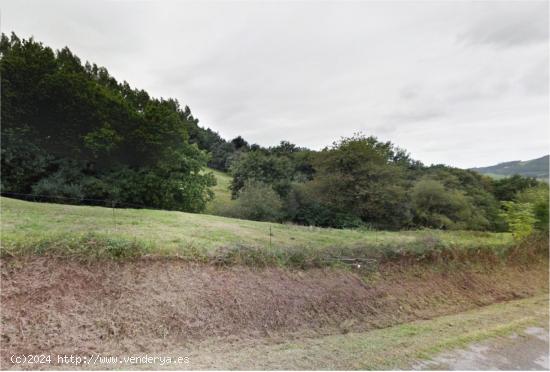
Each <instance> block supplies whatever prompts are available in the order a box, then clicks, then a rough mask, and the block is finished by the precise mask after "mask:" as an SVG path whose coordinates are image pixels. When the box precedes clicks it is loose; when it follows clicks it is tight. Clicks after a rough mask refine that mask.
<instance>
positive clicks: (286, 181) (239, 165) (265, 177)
mask: <svg viewBox="0 0 550 372" xmlns="http://www.w3.org/2000/svg"><path fill="white" fill-rule="evenodd" d="M293 173H294V169H293V166H292V163H291V161H290V160H289V159H288V158H286V157H277V156H275V155H269V154H265V153H264V152H263V151H249V152H246V153H242V154H241V156H240V157H239V159H238V160H237V161H234V162H233V164H232V166H231V174H232V175H233V180H232V182H231V186H230V188H231V192H232V195H233V197H236V196H237V195H238V193H239V192H240V190H241V189H242V188H243V187H244V186H245V184H246V182H247V181H257V182H261V183H265V184H268V185H271V186H272V187H273V189H274V190H275V191H276V192H277V193H278V194H279V195H280V196H283V197H284V196H286V194H287V193H288V190H289V189H290V182H291V181H292V178H293Z"/></svg>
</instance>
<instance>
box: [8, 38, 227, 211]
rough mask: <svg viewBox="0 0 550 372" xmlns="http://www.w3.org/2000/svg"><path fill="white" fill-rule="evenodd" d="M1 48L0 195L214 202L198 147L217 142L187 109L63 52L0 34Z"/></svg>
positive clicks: (181, 204)
mask: <svg viewBox="0 0 550 372" xmlns="http://www.w3.org/2000/svg"><path fill="white" fill-rule="evenodd" d="M0 52H1V53H2V60H1V63H0V72H1V75H2V117H1V119H2V146H1V149H2V154H1V155H2V164H1V165H2V178H1V183H2V184H1V187H2V192H4V193H6V192H11V193H24V194H35V195H44V196H46V197H47V196H63V197H66V198H68V199H67V200H69V201H70V200H74V201H75V202H79V200H82V202H86V200H89V199H106V200H113V201H116V202H119V203H122V204H124V203H126V204H135V205H145V206H149V207H157V208H163V209H176V210H182V211H192V212H199V211H202V210H203V209H204V207H205V205H206V203H207V202H208V201H209V200H210V199H211V198H212V197H213V194H212V192H211V191H210V189H209V187H210V186H212V185H214V184H215V179H214V177H213V176H212V175H211V174H207V173H204V172H203V169H204V167H205V166H206V165H207V162H208V159H209V157H208V153H207V152H206V151H204V150H202V149H201V145H202V143H201V141H205V140H204V138H206V137H209V136H210V137H212V138H214V140H213V141H218V142H220V140H219V136H217V135H216V134H215V133H212V132H210V131H204V133H199V132H198V131H197V128H198V120H197V119H196V118H194V117H193V115H192V114H191V111H190V109H189V107H187V106H185V107H181V106H180V105H179V103H178V102H177V101H176V100H173V99H166V100H165V99H155V98H152V97H150V96H149V94H147V92H145V91H143V90H137V89H132V88H130V86H129V85H128V84H127V83H126V82H123V83H118V82H117V81H116V80H115V79H114V78H113V77H112V76H110V75H109V73H108V71H107V70H106V69H105V68H103V67H98V66H97V65H95V64H90V63H88V62H86V63H85V64H82V63H81V61H80V59H79V58H78V57H77V56H75V55H74V54H73V53H71V51H70V50H69V49H68V48H63V49H61V50H59V51H55V52H54V51H53V50H52V49H50V48H48V47H45V46H44V45H42V44H41V43H38V42H36V41H34V40H32V39H29V40H20V39H19V38H18V37H17V36H16V35H15V34H12V35H11V37H7V36H6V35H4V34H2V37H1V40H0ZM221 142H222V143H223V141H221ZM84 199H85V200H84Z"/></svg>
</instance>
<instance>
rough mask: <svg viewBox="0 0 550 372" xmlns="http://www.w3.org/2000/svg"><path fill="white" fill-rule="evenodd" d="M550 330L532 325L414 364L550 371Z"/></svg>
mask: <svg viewBox="0 0 550 372" xmlns="http://www.w3.org/2000/svg"><path fill="white" fill-rule="evenodd" d="M548 348H549V344H548V330H546V329H544V328H541V327H528V328H526V329H525V330H524V331H523V332H521V333H513V334H512V335H509V336H507V337H500V338H498V339H493V340H490V341H485V342H481V343H474V344H471V345H469V347H467V348H466V349H460V350H454V351H448V352H445V353H442V354H440V355H438V356H436V357H434V358H432V359H431V360H429V361H421V362H418V363H417V364H415V365H413V369H418V370H426V369H428V370H432V369H433V370H529V371H532V370H548V369H549V368H550V366H549V362H548V353H549V351H548Z"/></svg>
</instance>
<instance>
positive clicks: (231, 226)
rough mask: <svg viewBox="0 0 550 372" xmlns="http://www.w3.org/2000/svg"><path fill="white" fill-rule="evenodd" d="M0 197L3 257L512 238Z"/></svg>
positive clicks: (378, 246)
mask: <svg viewBox="0 0 550 372" xmlns="http://www.w3.org/2000/svg"><path fill="white" fill-rule="evenodd" d="M0 200H1V208H2V225H1V226H2V253H3V254H4V255H6V254H18V253H21V252H27V253H44V254H48V252H49V253H52V252H54V253H55V254H56V255H68V256H82V255H84V256H85V255H89V254H92V255H94V256H97V255H100V253H101V252H103V253H105V254H107V255H110V254H112V255H122V256H128V255H145V254H156V255H164V256H178V257H185V258H188V259H191V260H199V261H204V260H209V259H211V258H213V257H218V256H219V255H220V254H221V255H224V257H225V258H226V259H228V260H240V259H243V257H244V259H249V260H251V261H252V263H253V264H255V263H258V261H261V263H262V264H265V263H266V260H267V261H269V262H272V263H274V264H283V265H287V264H288V265H291V266H292V265H303V264H305V263H306V261H308V260H317V261H318V260H322V259H324V258H327V259H328V258H330V257H333V256H346V255H354V256H359V257H371V256H376V255H380V254H389V253H390V252H399V253H400V254H406V253H407V252H409V253H414V254H422V253H423V252H425V251H430V250H438V249H442V248H444V247H449V248H456V249H469V248H473V249H478V248H480V247H484V248H488V249H505V248H507V247H510V246H511V245H512V243H513V241H512V238H511V235H510V234H509V233H488V232H471V231H470V232H466V231H452V232H451V231H448V232H447V231H440V230H418V231H402V232H389V231H371V230H363V229H354V230H351V229H329V228H317V227H306V226H295V225H288V224H277V223H266V222H256V221H249V220H240V219H232V218H225V217H219V216H212V215H200V214H191V213H184V212H175V211H160V210H143V209H141V210H140V209H111V208H104V207H90V206H72V205H62V204H48V203H32V202H27V201H21V200H16V199H10V198H4V197H3V198H1V199H0ZM317 261H316V262H317ZM326 263H327V264H328V263H329V262H326ZM316 264H317V265H319V264H323V263H321V262H317V263H316Z"/></svg>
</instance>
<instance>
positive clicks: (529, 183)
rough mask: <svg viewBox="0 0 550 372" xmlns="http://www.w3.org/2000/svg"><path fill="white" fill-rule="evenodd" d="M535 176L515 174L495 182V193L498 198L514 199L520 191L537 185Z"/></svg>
mask: <svg viewBox="0 0 550 372" xmlns="http://www.w3.org/2000/svg"><path fill="white" fill-rule="evenodd" d="M537 184H538V181H537V180H536V179H535V178H530V177H523V176H520V175H514V176H512V177H506V178H501V179H499V180H495V181H494V182H493V188H494V191H493V193H494V195H495V197H496V198H497V199H498V200H508V201H510V200H514V198H515V197H516V195H517V193H518V192H521V191H523V190H525V189H528V188H530V187H535V186H537Z"/></svg>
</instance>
